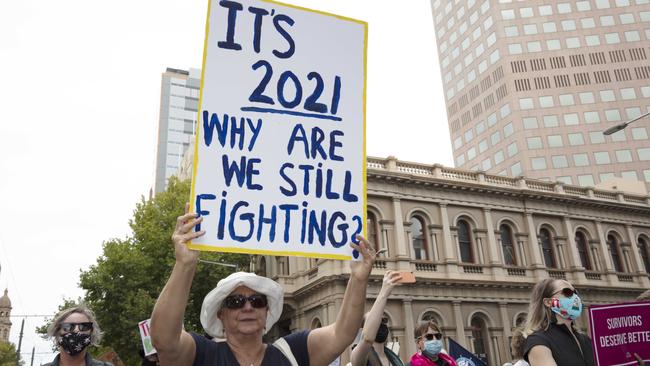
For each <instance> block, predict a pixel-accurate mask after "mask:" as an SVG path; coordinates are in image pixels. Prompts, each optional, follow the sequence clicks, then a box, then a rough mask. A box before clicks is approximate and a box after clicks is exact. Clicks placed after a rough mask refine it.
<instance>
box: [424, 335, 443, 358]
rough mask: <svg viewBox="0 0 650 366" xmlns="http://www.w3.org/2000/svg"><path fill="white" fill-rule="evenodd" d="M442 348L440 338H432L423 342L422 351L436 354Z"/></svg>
mask: <svg viewBox="0 0 650 366" xmlns="http://www.w3.org/2000/svg"><path fill="white" fill-rule="evenodd" d="M441 350H442V340H440V339H434V340H432V341H425V342H424V351H425V352H427V353H430V354H432V355H434V356H435V355H437V354H438V353H440V351H441Z"/></svg>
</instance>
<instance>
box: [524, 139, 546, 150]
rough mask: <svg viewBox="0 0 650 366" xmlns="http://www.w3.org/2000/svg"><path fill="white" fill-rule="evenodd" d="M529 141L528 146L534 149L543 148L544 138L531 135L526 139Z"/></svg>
mask: <svg viewBox="0 0 650 366" xmlns="http://www.w3.org/2000/svg"><path fill="white" fill-rule="evenodd" d="M526 141H527V143H528V148H529V149H531V150H533V149H541V148H542V138H541V137H529V138H527V139H526Z"/></svg>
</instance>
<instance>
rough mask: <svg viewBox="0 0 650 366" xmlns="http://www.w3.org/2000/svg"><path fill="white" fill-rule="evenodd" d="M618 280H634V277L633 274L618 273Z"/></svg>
mask: <svg viewBox="0 0 650 366" xmlns="http://www.w3.org/2000/svg"><path fill="white" fill-rule="evenodd" d="M617 276H618V280H619V281H621V282H633V281H634V279H633V277H632V275H625V274H618V275H617Z"/></svg>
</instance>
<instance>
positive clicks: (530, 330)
mask: <svg viewBox="0 0 650 366" xmlns="http://www.w3.org/2000/svg"><path fill="white" fill-rule="evenodd" d="M201 221H202V218H200V217H197V216H196V215H195V214H193V213H186V214H185V215H183V216H180V217H179V218H178V220H177V223H176V228H175V230H174V233H173V236H172V241H173V243H174V251H175V257H176V261H175V264H174V267H173V269H172V272H171V275H170V277H169V279H168V281H167V283H166V285H165V287H164V288H163V290H162V292H161V294H160V296H159V298H158V301H157V302H156V305H155V307H154V310H153V314H152V316H151V337H152V341H153V345H154V346H155V348H156V350H157V354H154V355H150V356H145V355H144V353H142V354H141V356H142V359H143V363H142V364H143V365H194V366H208V365H210V366H217V365H240V366H249V365H250V366H307V365H311V366H317V365H323V366H326V365H330V364H331V363H332V362H333V361H335V360H336V359H337V358H339V356H340V355H341V354H342V353H344V352H345V351H346V350H347V349H348V348H349V347H352V348H351V349H352V351H351V354H350V363H349V365H351V366H404V365H407V366H409V365H410V366H456V365H457V363H456V361H455V360H454V358H453V357H451V356H450V355H449V354H448V353H447V352H446V351H445V345H444V341H443V339H444V338H443V333H442V331H441V328H440V327H439V326H438V324H436V323H435V322H432V321H426V322H422V323H421V324H418V325H417V327H416V329H415V332H414V334H413V342H414V343H415V346H416V349H417V352H416V353H415V354H413V355H412V356H410V357H409V358H408V359H407V360H402V359H400V357H399V356H398V355H397V354H396V353H395V352H393V351H392V350H391V348H389V347H387V343H388V340H389V339H390V338H389V333H390V329H389V326H388V321H387V319H386V318H385V317H384V308H385V306H386V304H387V302H388V298H389V297H390V295H391V292H392V291H393V289H394V288H395V287H396V286H399V285H400V280H401V276H402V273H400V272H395V271H387V272H386V273H385V275H384V278H383V283H382V287H381V290H380V291H379V294H378V295H377V297H376V299H375V302H374V304H373V306H372V307H371V309H370V311H369V312H367V313H365V315H364V312H365V303H366V289H367V288H368V279H369V277H370V272H371V269H372V268H373V263H374V261H375V257H376V255H377V253H376V252H375V250H374V249H373V245H371V243H369V242H368V241H367V240H366V239H365V238H363V237H361V236H358V237H357V239H358V244H354V243H351V244H350V245H351V246H352V247H353V248H354V249H355V250H357V251H358V252H359V253H360V254H361V260H359V261H351V262H350V278H349V281H348V284H347V288H346V290H345V294H344V297H343V302H342V304H341V311H340V312H339V314H338V315H337V317H336V321H335V322H334V323H333V324H330V325H327V326H325V327H322V328H318V329H313V330H303V331H299V332H296V333H292V334H290V335H288V336H285V337H282V338H279V339H278V340H276V341H275V342H274V343H272V344H265V343H264V342H263V340H262V337H263V336H264V334H266V332H268V331H269V330H270V329H271V327H272V326H273V325H274V324H275V323H276V322H277V321H278V319H279V318H280V315H281V313H282V309H283V297H284V292H283V289H282V287H281V286H280V285H279V284H278V283H277V282H275V281H273V280H271V279H269V278H266V277H262V276H258V275H255V274H253V273H246V272H237V273H233V274H231V275H229V276H228V277H226V278H224V279H222V280H221V281H219V283H218V284H217V286H216V287H215V288H214V289H213V290H212V291H211V292H210V293H208V295H206V297H205V299H204V301H203V306H202V308H201V314H200V321H201V324H202V326H203V328H204V330H205V332H206V334H207V336H206V335H205V334H197V333H191V332H187V331H185V330H184V329H183V316H184V312H185V307H186V305H187V302H188V298H189V292H190V287H191V285H192V280H193V277H194V272H195V270H196V265H197V262H198V254H199V252H198V251H195V250H191V249H189V248H188V247H187V243H188V242H189V241H190V240H192V239H194V238H197V237H199V236H201V235H203V234H204V232H203V231H194V230H193V229H194V227H195V226H196V225H197V224H199V223H200V222H201ZM637 300H638V301H647V300H650V290H648V291H646V292H644V293H643V294H642V295H641V296H639V298H638V299H637ZM582 310H583V304H582V300H581V298H580V295H579V293H578V291H577V290H576V289H575V287H573V285H572V284H571V283H569V282H567V281H565V280H557V279H544V280H542V281H540V282H539V283H537V284H536V285H535V286H534V287H533V290H532V293H531V302H530V306H529V310H528V313H527V318H526V321H525V324H524V325H523V326H522V327H521V328H518V329H515V331H514V332H513V337H512V341H511V353H512V357H513V360H512V362H509V363H506V364H505V365H504V366H506V365H507V366H524V365H530V366H538V365H551V366H552V365H557V366H564V365H567V366H568V365H570V366H575V365H581V366H582V365H585V366H592V365H595V362H594V354H593V349H592V343H591V340H590V339H589V337H588V336H587V335H586V334H584V333H582V332H580V331H579V330H578V329H577V327H576V325H575V320H576V319H577V318H578V317H579V316H580V315H581V313H582ZM48 335H49V336H50V337H51V338H52V339H53V340H54V342H55V344H56V346H57V347H58V349H59V354H58V355H57V356H56V358H55V359H54V361H53V362H51V363H49V364H47V366H59V365H60V366H73V365H86V366H107V365H111V364H110V363H106V362H102V361H98V360H95V359H93V358H92V357H91V356H90V354H89V353H88V346H90V345H97V344H98V343H99V341H100V339H101V336H102V332H101V329H100V327H99V324H97V321H96V320H95V316H94V314H93V312H92V311H91V310H90V309H88V308H86V307H85V306H77V307H74V308H70V309H66V310H64V311H62V312H61V313H59V314H58V315H57V316H56V317H55V318H54V320H53V321H52V323H51V325H50V327H49V329H48ZM355 340H356V342H355ZM353 343H354V344H353ZM634 357H635V358H636V360H637V364H638V365H644V363H643V361H642V359H641V357H639V355H636V354H635V355H634Z"/></svg>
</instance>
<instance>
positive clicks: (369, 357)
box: [350, 271, 404, 366]
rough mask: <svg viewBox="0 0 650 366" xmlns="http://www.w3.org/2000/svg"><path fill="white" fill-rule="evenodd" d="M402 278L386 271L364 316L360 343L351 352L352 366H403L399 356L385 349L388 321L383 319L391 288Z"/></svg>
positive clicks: (397, 274)
mask: <svg viewBox="0 0 650 366" xmlns="http://www.w3.org/2000/svg"><path fill="white" fill-rule="evenodd" d="M401 278H402V276H401V274H400V273H399V272H394V271H387V272H386V273H385V274H384V280H383V283H382V286H381V290H379V294H378V295H377V298H376V299H375V302H374V304H373V305H372V308H371V309H370V311H369V312H368V313H367V314H366V316H365V319H364V324H363V329H362V330H361V339H362V341H361V342H360V343H359V344H357V346H356V347H355V348H354V349H353V350H352V354H351V355H350V361H351V364H352V366H403V365H404V363H403V362H402V360H400V359H399V356H397V355H396V354H395V352H393V351H392V350H390V349H389V348H387V347H386V342H387V341H388V334H389V333H390V330H389V329H388V319H387V318H385V317H384V316H383V315H384V308H385V307H386V302H387V301H388V297H389V296H390V294H391V292H392V291H393V288H395V286H397V285H399V280H400V279H401Z"/></svg>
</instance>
